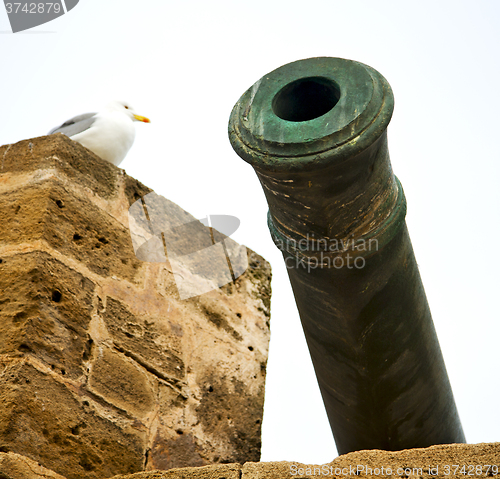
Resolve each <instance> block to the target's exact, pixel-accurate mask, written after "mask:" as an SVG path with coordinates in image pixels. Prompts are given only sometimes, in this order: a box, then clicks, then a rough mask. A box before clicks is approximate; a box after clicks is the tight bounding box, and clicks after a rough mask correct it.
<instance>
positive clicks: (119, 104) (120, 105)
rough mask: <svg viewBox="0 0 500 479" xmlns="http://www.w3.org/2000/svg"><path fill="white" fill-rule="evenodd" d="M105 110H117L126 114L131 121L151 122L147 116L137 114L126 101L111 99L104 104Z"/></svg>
mask: <svg viewBox="0 0 500 479" xmlns="http://www.w3.org/2000/svg"><path fill="white" fill-rule="evenodd" d="M106 110H108V111H117V112H120V113H123V114H125V115H127V116H128V117H129V118H130V119H131V120H132V121H143V122H144V123H151V120H150V119H149V118H146V117H145V116H141V115H138V114H137V113H136V112H135V111H134V109H133V108H132V107H131V106H130V104H129V103H127V102H126V101H112V102H111V103H108V104H107V105H106Z"/></svg>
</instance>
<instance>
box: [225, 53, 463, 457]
mask: <svg viewBox="0 0 500 479" xmlns="http://www.w3.org/2000/svg"><path fill="white" fill-rule="evenodd" d="M393 107H394V99H393V95H392V91H391V88H390V86H389V84H388V83H387V81H386V80H385V78H384V77H382V75H380V73H378V72H377V71H375V70H374V69H372V68H370V67H368V66H366V65H363V64H361V63H358V62H354V61H350V60H344V59H340V58H311V59H307V60H300V61H297V62H294V63H290V64H287V65H284V66H282V67H280V68H278V69H277V70H274V71H273V72H271V73H269V74H267V75H265V76H264V77H262V78H261V79H260V80H259V81H258V82H257V83H255V85H253V86H252V87H251V88H250V89H249V90H247V91H246V92H245V93H244V94H243V96H242V97H241V98H240V100H239V101H238V102H237V103H236V105H235V107H234V109H233V111H232V114H231V118H230V121H229V137H230V141H231V144H232V146H233V148H234V149H235V151H236V152H237V153H238V155H239V156H240V157H241V158H243V159H244V160H245V161H247V162H248V163H250V164H251V165H252V167H253V168H254V169H255V172H256V173H257V176H258V178H259V180H260V182H261V184H262V188H263V190H264V193H265V195H266V198H267V202H268V204H269V214H268V223H269V229H270V231H271V236H272V238H273V241H274V242H275V244H276V245H277V246H278V247H279V248H280V249H281V250H282V252H283V257H284V260H285V263H286V266H287V270H288V274H289V277H290V281H291V284H292V287H293V292H294V295H295V300H296V303H297V307H298V309H299V313H300V317H301V322H302V326H303V329H304V333H305V336H306V339H307V344H308V347H309V351H310V354H311V358H312V361H313V365H314V368H315V371H316V376H317V379H318V383H319V387H320V389H321V394H322V396H323V401H324V404H325V408H326V411H327V414H328V418H329V421H330V425H331V429H332V432H333V435H334V437H335V441H336V444H337V448H338V452H339V454H344V453H347V452H350V451H356V450H361V449H386V450H401V449H407V448H413V447H426V446H430V445H433V444H447V443H462V442H465V437H464V433H463V431H462V426H461V424H460V419H459V417H458V413H457V409H456V406H455V401H454V399H453V394H452V391H451V386H450V383H449V380H448V375H447V373H446V368H445V364H444V361H443V357H442V354H441V350H440V347H439V343H438V339H437V336H436V332H435V329H434V325H433V322H432V317H431V313H430V310H429V306H428V303H427V299H426V296H425V292H424V288H423V286H422V282H421V279H420V275H419V272H418V267H417V264H416V262H415V257H414V254H413V250H412V246H411V241H410V238H409V235H408V230H407V228H406V223H405V215H406V200H405V196H404V193H403V189H402V187H401V184H400V182H399V181H398V179H397V178H396V177H395V176H394V174H393V172H392V168H391V163H390V160H389V152H388V147H387V131H386V129H387V126H388V124H389V121H390V119H391V115H392V111H393Z"/></svg>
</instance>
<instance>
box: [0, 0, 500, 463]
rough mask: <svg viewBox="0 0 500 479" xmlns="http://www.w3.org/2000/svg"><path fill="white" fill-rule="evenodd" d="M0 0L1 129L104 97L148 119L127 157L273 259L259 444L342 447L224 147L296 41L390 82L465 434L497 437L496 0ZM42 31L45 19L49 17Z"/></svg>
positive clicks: (402, 166) (261, 216)
mask: <svg viewBox="0 0 500 479" xmlns="http://www.w3.org/2000/svg"><path fill="white" fill-rule="evenodd" d="M9 31H10V26H9V23H8V19H7V15H6V13H5V10H4V9H3V6H2V5H0V33H1V34H0V65H1V69H2V72H1V74H0V98H1V100H0V105H1V118H0V144H5V143H12V142H16V141H19V140H22V139H25V138H30V137H35V136H41V135H43V134H45V133H46V132H47V131H48V130H49V129H51V128H52V127H54V126H56V125H58V124H60V123H61V122H62V121H64V120H66V119H67V118H70V117H71V116H74V115H76V114H79V113H84V112H88V111H95V110H96V109H99V108H100V107H101V106H102V105H103V104H105V103H107V102H108V101H109V100H113V99H124V100H127V101H129V102H130V103H131V104H132V105H133V106H134V108H135V109H136V110H137V112H138V113H139V114H142V115H145V116H148V117H149V118H151V120H152V123H151V124H150V125H146V124H136V126H137V128H136V130H137V136H136V142H135V145H134V146H133V148H132V150H131V152H130V153H129V155H128V157H127V158H126V160H125V161H124V162H123V163H122V164H121V165H120V166H121V167H123V168H125V169H126V171H127V173H128V174H129V175H131V176H133V177H135V178H137V179H139V180H140V181H141V182H143V183H144V184H146V185H148V186H150V187H152V188H154V189H155V191H156V192H157V193H158V194H161V195H163V196H165V197H167V198H169V199H170V200H172V201H175V202H176V203H178V204H179V205H180V206H182V207H183V208H184V209H186V210H187V211H189V212H190V213H191V214H193V215H195V216H196V217H198V218H201V217H204V216H206V215H207V214H228V215H234V216H237V217H238V218H240V219H241V226H240V228H239V230H238V231H237V232H236V233H235V234H234V235H233V238H234V239H235V240H236V241H238V242H240V243H243V244H245V245H247V246H248V247H250V248H252V249H254V250H255V251H257V252H258V253H259V254H261V255H263V256H264V257H265V258H266V259H267V260H268V261H270V263H271V265H272V267H273V272H274V277H273V298H272V318H271V331H272V339H271V347H270V356H269V363H268V375H267V384H266V404H265V413H264V423H263V449H262V460H265V461H271V460H273V461H274V460H286V459H288V460H296V461H301V462H305V463H324V462H328V461H330V460H332V459H333V458H334V457H335V456H336V450H335V444H334V442H333V438H332V436H331V432H330V428H329V425H328V421H327V418H326V414H325V412H324V408H323V404H322V401H321V398H320V394H319V390H318V388H317V383H316V379H315V376H314V372H313V369H312V365H311V362H310V359H309V355H308V352H307V347H306V345H305V340H304V338H303V334H302V329H301V326H300V321H299V317H298V313H297V311H296V307H295V303H294V299H293V295H292V292H291V288H290V286H289V282H288V277H287V275H286V270H285V266H284V263H283V260H282V257H281V253H280V252H279V251H278V250H277V249H276V248H275V246H274V245H273V243H272V241H271V239H270V236H269V233H268V230H267V225H266V212H267V205H266V202H265V199H264V194H263V192H262V190H261V187H260V185H259V183H258V180H257V177H256V176H255V174H254V172H253V170H252V168H251V167H250V166H249V165H247V164H246V163H245V162H243V160H241V159H240V158H239V157H238V156H237V155H236V154H235V153H234V152H233V150H232V148H231V146H230V144H229V141H228V139H227V122H228V118H229V114H230V112H231V109H232V107H233V105H234V104H235V102H236V101H237V100H238V98H239V97H240V96H241V94H242V93H243V92H244V91H245V90H246V89H247V88H248V87H250V86H251V85H252V84H253V83H254V82H255V81H256V80H258V79H259V78H260V77H261V76H262V75H264V74H266V73H267V72H269V71H271V70H274V69H275V68H277V67H279V66H281V65H283V64H285V63H288V62H290V61H294V60H298V59H301V58H308V57H314V56H337V57H343V58H348V59H352V60H357V61H360V62H363V63H366V64H368V65H370V66H372V67H373V68H375V69H377V70H378V71H379V72H380V73H382V75H384V76H385V77H386V78H387V80H388V81H389V83H390V84H391V86H392V88H393V91H394V96H395V103H396V106H395V112H394V115H393V119H392V121H391V124H390V125H389V150H390V153H391V161H392V165H393V169H394V171H395V173H396V175H397V176H398V177H399V179H400V180H401V183H402V184H403V187H404V190H405V194H406V198H407V202H408V214H407V224H408V227H409V230H410V235H411V238H412V242H413V247H414V250H415V254H416V257H417V261H418V264H419V266H420V272H421V275H422V279H423V282H424V285H425V289H426V292H427V296H428V300H429V303H430V306H431V310H432V312H433V317H434V323H435V326H436V329H437V333H438V337H439V339H440V343H441V348H442V351H443V355H444V358H445V361H446V365H447V369H448V373H449V376H450V380H451V383H452V387H453V391H454V394H455V399H456V403H457V406H458V410H459V413H460V416H461V419H462V425H463V427H464V430H465V434H466V437H467V439H468V441H469V442H470V443H478V442H492V441H500V410H499V407H498V397H499V393H500V385H499V383H500V381H499V380H500V374H499V362H500V360H499V353H498V352H497V351H496V348H497V347H498V344H499V339H498V338H499V332H500V323H499V313H498V303H497V299H498V297H499V292H498V287H499V276H498V275H499V272H500V260H499V253H498V252H497V249H498V237H499V236H500V227H499V221H498V219H499V214H498V208H499V205H500V192H499V189H498V181H499V176H500V161H499V160H500V158H499V149H498V147H497V146H496V143H497V142H498V139H499V134H498V126H499V122H500V94H499V91H500V89H499V83H500V53H499V51H500V50H499V48H500V3H499V2H498V1H496V0H490V1H486V0H474V1H472V0H469V1H463V0H462V1H460V0H454V1H450V0H440V1H439V2H438V1H437V0H432V1H429V0H420V1H418V2H416V1H390V0H379V1H373V0H350V1H347V0H343V1H338V0H330V1H315V0H311V1H309V2H303V1H301V2H298V1H291V0H288V1H286V0H276V1H269V0H268V1H246V2H243V1H235V0H234V1H226V2H223V1H217V0H214V1H211V2H207V1H185V2H180V1H175V2H174V1H171V0H142V1H139V0H136V1H132V0H106V1H105V2H103V1H102V0H81V1H80V3H79V4H78V5H77V6H76V7H75V8H74V9H73V10H71V11H70V12H69V13H68V14H66V15H64V16H62V17H60V18H59V19H57V20H55V21H53V22H50V23H47V24H45V25H41V26H40V27H37V28H35V29H33V30H28V31H27V32H25V33H17V34H11V33H8V32H9ZM47 32H50V33H47Z"/></svg>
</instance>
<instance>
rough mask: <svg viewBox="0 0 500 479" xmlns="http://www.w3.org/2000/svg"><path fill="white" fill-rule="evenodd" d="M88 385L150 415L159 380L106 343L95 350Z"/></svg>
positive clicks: (139, 413)
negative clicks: (152, 378)
mask: <svg viewBox="0 0 500 479" xmlns="http://www.w3.org/2000/svg"><path fill="white" fill-rule="evenodd" d="M88 386H89V391H91V392H93V393H95V394H96V395H98V396H101V397H102V398H105V399H106V401H107V402H109V403H111V404H113V405H114V406H116V407H117V408H119V409H122V410H124V411H128V412H130V413H131V414H133V415H134V416H136V417H139V418H143V417H144V416H147V415H148V414H149V413H150V412H151V411H152V410H153V409H154V406H155V399H156V395H157V392H156V383H155V382H154V381H152V380H150V378H149V377H148V374H147V373H146V371H145V370H144V369H143V368H142V367H140V366H139V365H138V364H137V363H136V362H135V361H133V360H130V359H129V358H127V357H126V356H125V355H124V354H121V353H119V352H116V351H112V350H111V349H110V348H108V347H106V346H104V345H102V346H98V347H97V350H96V351H95V359H94V361H93V363H92V368H91V369H90V374H89V384H88Z"/></svg>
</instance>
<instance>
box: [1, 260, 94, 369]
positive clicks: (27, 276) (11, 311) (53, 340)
mask: <svg viewBox="0 0 500 479" xmlns="http://www.w3.org/2000/svg"><path fill="white" fill-rule="evenodd" d="M94 287H95V285H94V283H93V282H92V281H90V280H89V279H88V278H86V277H84V276H82V275H81V274H80V273H78V272H76V271H75V270H73V269H71V268H68V267H67V266H66V265H64V264H62V263H61V262H60V261H58V260H56V259H54V258H52V257H51V256H50V255H48V254H47V253H44V252H39V251H36V252H32V253H24V254H17V255H13V256H7V257H5V256H4V257H2V258H0V337H1V338H2V341H1V342H0V354H11V355H26V354H29V355H34V356H36V357H37V358H38V359H41V360H42V361H44V362H45V363H46V364H47V366H49V367H51V368H52V369H54V370H56V371H58V372H59V373H60V374H62V375H68V377H70V378H78V377H80V376H82V375H83V374H84V369H83V368H84V365H83V362H84V360H85V359H86V356H87V354H88V341H89V339H90V337H89V336H88V334H87V328H88V325H89V323H90V320H91V313H92V297H93V293H94Z"/></svg>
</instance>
